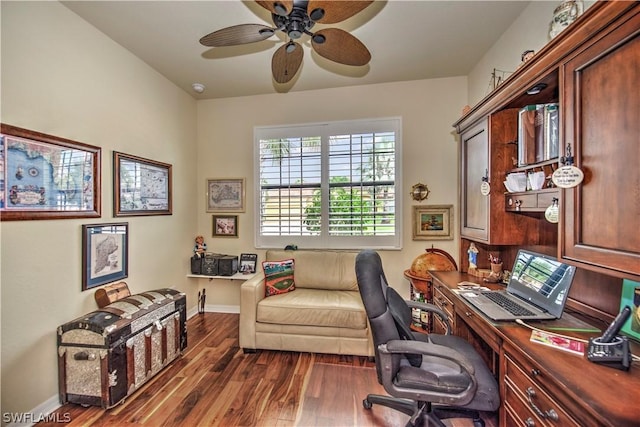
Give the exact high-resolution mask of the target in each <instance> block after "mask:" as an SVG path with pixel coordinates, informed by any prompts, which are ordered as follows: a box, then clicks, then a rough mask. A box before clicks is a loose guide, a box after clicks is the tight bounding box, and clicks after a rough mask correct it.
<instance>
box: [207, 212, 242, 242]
mask: <svg viewBox="0 0 640 427" xmlns="http://www.w3.org/2000/svg"><path fill="white" fill-rule="evenodd" d="M212 216H213V237H238V215H212Z"/></svg>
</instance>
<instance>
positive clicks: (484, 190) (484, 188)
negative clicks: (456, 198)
mask: <svg viewBox="0 0 640 427" xmlns="http://www.w3.org/2000/svg"><path fill="white" fill-rule="evenodd" d="M489 193H491V185H490V184H489V183H488V182H487V181H482V184H480V194H482V195H483V196H488V195H489Z"/></svg>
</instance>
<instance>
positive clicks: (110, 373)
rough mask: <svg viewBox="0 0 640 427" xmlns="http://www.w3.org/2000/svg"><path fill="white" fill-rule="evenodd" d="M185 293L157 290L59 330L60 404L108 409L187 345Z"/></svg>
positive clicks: (81, 318) (120, 301) (127, 300)
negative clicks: (75, 404) (68, 403)
mask: <svg viewBox="0 0 640 427" xmlns="http://www.w3.org/2000/svg"><path fill="white" fill-rule="evenodd" d="M186 320H187V315H186V297H185V295H184V294H183V293H180V292H178V291H176V290H173V289H166V288H165V289H157V290H153V291H149V292H144V293H141V294H136V295H132V296H129V297H127V298H124V299H121V300H118V301H116V302H114V303H111V304H109V305H107V306H105V307H102V308H100V309H99V310H96V311H94V312H91V313H88V314H86V315H85V316H82V317H79V318H78V319H75V320H73V321H71V322H69V323H66V324H64V325H62V326H60V327H59V328H58V371H59V372H58V379H59V391H60V401H61V403H63V404H64V403H67V402H71V403H78V404H81V405H94V406H101V407H103V408H110V407H112V406H114V405H117V404H118V403H120V402H121V401H122V400H123V399H124V398H125V397H127V396H129V395H130V394H131V393H133V392H134V391H135V390H137V389H138V388H139V387H140V386H142V385H143V384H144V383H145V382H147V380H149V379H150V378H151V377H153V376H154V375H155V374H157V373H158V372H159V371H160V370H161V369H163V368H164V367H165V366H167V365H168V364H169V363H170V362H171V361H173V360H174V359H175V358H176V357H178V356H179V355H180V354H182V351H183V350H184V349H185V348H186V346H187V330H186Z"/></svg>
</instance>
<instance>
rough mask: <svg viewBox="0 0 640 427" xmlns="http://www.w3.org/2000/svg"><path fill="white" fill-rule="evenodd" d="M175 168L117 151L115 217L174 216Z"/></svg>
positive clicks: (114, 160)
mask: <svg viewBox="0 0 640 427" xmlns="http://www.w3.org/2000/svg"><path fill="white" fill-rule="evenodd" d="M171 178H172V177H171V165H170V164H167V163H161V162H156V161H153V160H149V159H143V158H142V157H137V156H132V155H129V154H124V153H118V152H116V151H114V152H113V215H114V216H135V215H138V216H139V215H171V214H172V207H171V203H172V202H171Z"/></svg>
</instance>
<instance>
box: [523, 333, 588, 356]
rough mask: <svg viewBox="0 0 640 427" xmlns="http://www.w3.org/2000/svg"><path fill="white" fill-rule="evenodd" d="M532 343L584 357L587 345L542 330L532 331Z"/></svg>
mask: <svg viewBox="0 0 640 427" xmlns="http://www.w3.org/2000/svg"><path fill="white" fill-rule="evenodd" d="M531 341H532V342H534V343H538V344H542V345H546V346H548V347H552V348H556V349H558V350H562V351H567V352H569V353H573V354H577V355H579V356H583V355H584V349H585V343H584V342H582V341H579V340H574V339H571V338H567V337H564V336H560V335H557V334H554V333H552V332H544V331H540V330H537V329H535V330H533V331H531Z"/></svg>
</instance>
